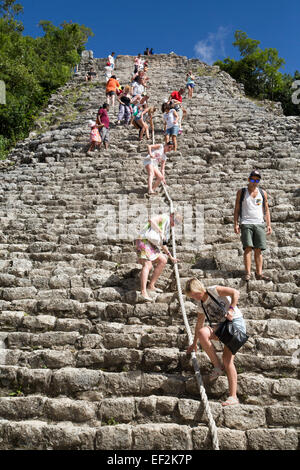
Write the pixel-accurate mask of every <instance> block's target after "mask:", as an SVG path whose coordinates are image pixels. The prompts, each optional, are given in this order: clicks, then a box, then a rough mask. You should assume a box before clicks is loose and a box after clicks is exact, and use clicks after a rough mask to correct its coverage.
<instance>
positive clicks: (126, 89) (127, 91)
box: [124, 85, 130, 93]
mask: <svg viewBox="0 0 300 470" xmlns="http://www.w3.org/2000/svg"><path fill="white" fill-rule="evenodd" d="M129 92H130V86H129V85H125V87H124V93H129Z"/></svg>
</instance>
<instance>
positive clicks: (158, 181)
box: [153, 167, 163, 191]
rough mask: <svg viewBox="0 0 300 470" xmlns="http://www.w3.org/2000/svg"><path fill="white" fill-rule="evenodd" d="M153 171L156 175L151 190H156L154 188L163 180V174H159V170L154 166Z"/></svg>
mask: <svg viewBox="0 0 300 470" xmlns="http://www.w3.org/2000/svg"><path fill="white" fill-rule="evenodd" d="M153 173H154V175H155V177H156V180H155V183H154V185H153V191H155V190H156V188H157V187H158V186H159V185H160V183H161V182H162V180H163V175H162V174H161V172H160V171H159V169H158V168H156V167H154V168H153Z"/></svg>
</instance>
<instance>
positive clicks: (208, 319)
mask: <svg viewBox="0 0 300 470" xmlns="http://www.w3.org/2000/svg"><path fill="white" fill-rule="evenodd" d="M201 306H202V308H203V310H204V313H205V316H206V318H207V321H208V323H209V325H210V326H211V321H210V318H209V316H208V313H207V311H206V308H205V307H204V303H203V302H202V300H201Z"/></svg>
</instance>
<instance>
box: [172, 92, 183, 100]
mask: <svg viewBox="0 0 300 470" xmlns="http://www.w3.org/2000/svg"><path fill="white" fill-rule="evenodd" d="M171 97H172V98H173V100H177V101H180V103H182V96H181V95H180V94H179V93H178V91H173V93H171Z"/></svg>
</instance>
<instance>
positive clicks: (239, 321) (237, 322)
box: [232, 317, 246, 334]
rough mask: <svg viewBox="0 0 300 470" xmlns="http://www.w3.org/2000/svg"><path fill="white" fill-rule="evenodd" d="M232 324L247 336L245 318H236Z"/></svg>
mask: <svg viewBox="0 0 300 470" xmlns="http://www.w3.org/2000/svg"><path fill="white" fill-rule="evenodd" d="M232 323H233V324H234V325H235V326H236V327H237V328H238V329H239V330H241V331H242V332H243V333H245V334H246V323H245V320H244V318H243V317H238V318H234V319H233V320H232Z"/></svg>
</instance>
